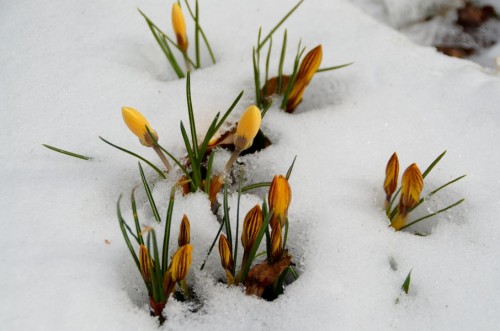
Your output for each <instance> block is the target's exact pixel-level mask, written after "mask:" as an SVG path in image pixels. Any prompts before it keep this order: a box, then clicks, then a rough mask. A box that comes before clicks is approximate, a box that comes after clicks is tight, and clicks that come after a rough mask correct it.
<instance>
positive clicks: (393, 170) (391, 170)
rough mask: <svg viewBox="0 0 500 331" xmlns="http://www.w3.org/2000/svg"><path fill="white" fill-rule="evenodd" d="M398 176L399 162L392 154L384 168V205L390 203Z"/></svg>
mask: <svg viewBox="0 0 500 331" xmlns="http://www.w3.org/2000/svg"><path fill="white" fill-rule="evenodd" d="M398 176H399V161H398V155H397V154H396V153H394V154H392V156H391V158H390V159H389V162H387V167H386V168H385V181H384V191H385V194H386V203H389V202H390V201H391V196H392V194H393V193H394V191H396V187H397V186H398Z"/></svg>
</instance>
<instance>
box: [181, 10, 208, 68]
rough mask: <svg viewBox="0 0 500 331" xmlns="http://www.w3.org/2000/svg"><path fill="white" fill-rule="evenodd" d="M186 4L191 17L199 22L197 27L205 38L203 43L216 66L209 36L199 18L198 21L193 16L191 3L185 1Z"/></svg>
mask: <svg viewBox="0 0 500 331" xmlns="http://www.w3.org/2000/svg"><path fill="white" fill-rule="evenodd" d="M184 2H185V3H186V7H187V9H188V12H189V15H190V16H191V18H192V19H193V21H195V22H196V21H197V25H198V29H199V32H200V34H201V37H202V38H203V41H204V42H205V45H206V46H207V50H208V53H209V54H210V58H211V59H212V62H213V64H215V56H214V53H213V52H212V47H210V43H209V42H208V39H207V36H206V35H205V32H204V31H203V28H202V27H201V25H200V20H199V17H198V19H196V18H195V16H194V14H193V11H192V10H191V7H190V6H189V3H188V2H187V0H184Z"/></svg>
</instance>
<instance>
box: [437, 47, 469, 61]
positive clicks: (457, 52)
mask: <svg viewBox="0 0 500 331" xmlns="http://www.w3.org/2000/svg"><path fill="white" fill-rule="evenodd" d="M436 49H437V50H438V51H439V52H441V53H443V54H445V55H448V56H451V57H457V58H460V59H464V58H466V57H468V56H471V55H472V54H474V49H473V48H464V47H458V46H457V47H453V46H436Z"/></svg>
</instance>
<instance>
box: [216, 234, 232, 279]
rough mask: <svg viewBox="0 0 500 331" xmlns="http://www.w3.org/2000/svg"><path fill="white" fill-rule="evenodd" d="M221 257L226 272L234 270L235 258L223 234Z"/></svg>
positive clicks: (220, 247)
mask: <svg viewBox="0 0 500 331" xmlns="http://www.w3.org/2000/svg"><path fill="white" fill-rule="evenodd" d="M219 255H220V263H221V264H222V267H223V268H224V269H225V270H232V269H233V257H232V256H231V248H230V245H229V241H228V240H227V238H226V236H225V235H223V234H221V235H220V237H219Z"/></svg>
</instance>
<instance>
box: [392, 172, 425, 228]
mask: <svg viewBox="0 0 500 331" xmlns="http://www.w3.org/2000/svg"><path fill="white" fill-rule="evenodd" d="M423 187H424V178H423V177H422V173H421V172H420V169H418V166H417V165H416V164H415V163H413V164H412V165H410V166H409V167H408V168H406V170H405V172H404V173H403V178H402V180H401V198H400V199H399V206H398V213H397V214H396V216H395V217H394V219H393V220H392V221H391V226H392V227H393V228H394V229H396V230H399V229H401V228H402V227H403V226H405V224H406V220H407V219H408V213H409V212H410V210H411V209H412V208H413V207H415V206H416V205H417V203H418V202H419V201H420V193H422V189H423Z"/></svg>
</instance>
